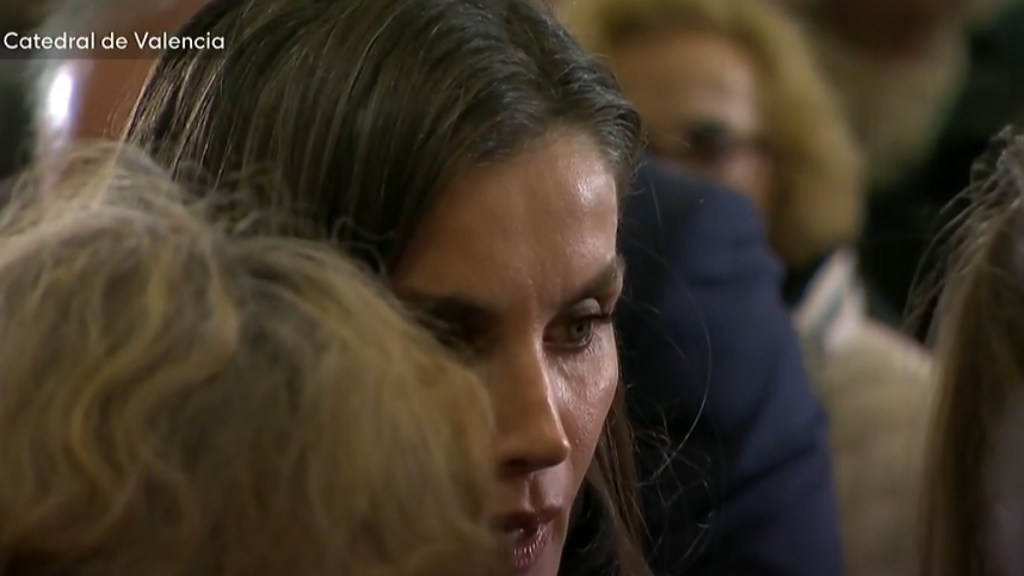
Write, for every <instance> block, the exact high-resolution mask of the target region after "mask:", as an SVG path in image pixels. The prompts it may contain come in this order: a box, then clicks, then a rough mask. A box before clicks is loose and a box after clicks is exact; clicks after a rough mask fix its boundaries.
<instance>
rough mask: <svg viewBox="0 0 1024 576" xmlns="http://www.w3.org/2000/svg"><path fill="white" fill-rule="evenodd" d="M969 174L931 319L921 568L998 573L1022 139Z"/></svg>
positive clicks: (1019, 274) (1022, 227) (1017, 358)
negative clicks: (935, 392)
mask: <svg viewBox="0 0 1024 576" xmlns="http://www.w3.org/2000/svg"><path fill="white" fill-rule="evenodd" d="M972 181H973V183H972V184H971V186H970V187H969V188H968V189H967V191H966V192H965V193H964V199H965V200H966V201H968V202H969V203H970V208H969V209H968V210H967V211H966V212H965V213H964V215H963V216H962V217H961V218H960V219H958V220H957V221H956V222H954V226H955V227H956V230H955V234H954V236H953V237H952V242H953V244H954V246H955V251H954V253H953V255H952V258H951V259H950V262H949V264H948V267H947V268H946V270H947V272H946V277H945V280H944V283H943V284H942V286H941V287H942V295H941V298H940V303H939V309H938V312H937V315H936V324H935V327H934V328H935V330H934V334H935V337H936V345H937V356H936V357H937V358H938V359H939V361H940V363H941V366H940V375H941V388H940V393H939V402H938V405H937V410H936V414H935V421H934V423H933V429H932V433H931V436H930V441H931V447H930V451H929V464H928V467H927V476H926V478H925V486H926V490H925V494H924V496H925V500H924V509H923V512H924V514H923V518H922V521H923V522H922V528H923V537H924V541H923V546H922V549H921V563H922V572H921V573H922V575H924V576H989V575H993V574H998V573H999V570H997V569H996V562H994V558H993V555H992V553H993V552H994V550H993V548H992V546H991V544H992V542H993V537H996V540H998V536H999V535H998V534H994V533H993V531H994V529H997V526H996V521H997V518H996V517H995V514H994V508H993V505H994V504H995V502H994V501H993V500H992V498H991V496H992V494H991V493H988V492H989V490H988V489H987V487H992V486H995V487H997V488H998V485H999V483H1000V482H999V479H993V478H991V477H990V476H991V474H992V473H993V472H996V473H999V474H1002V472H1001V470H1005V469H1006V465H1007V463H1006V462H997V461H996V460H998V459H999V458H998V454H997V452H996V437H997V436H998V434H999V430H1000V429H1001V428H1004V427H1005V426H1006V425H1007V417H1008V416H1010V408H1011V407H1012V406H1013V405H1014V404H1015V403H1016V402H1015V401H1017V400H1018V399H1019V398H1020V397H1021V396H1022V393H1024V355H1022V351H1024V260H1022V259H1021V243H1022V241H1024V138H1022V137H1021V136H1019V135H1017V134H1015V133H1014V132H1013V131H1010V130H1008V131H1006V132H1004V133H1003V134H1001V135H1000V136H999V137H998V138H997V139H996V143H995V144H994V145H993V147H992V148H991V150H989V152H988V153H986V154H985V155H984V156H983V157H982V158H981V159H980V160H979V161H978V163H977V165H976V166H975V169H974V174H973V177H972ZM1017 412H1018V413H1020V410H1017ZM1015 428H1019V426H1018V427H1015ZM1017 440H1018V442H1019V441H1020V439H1019V438H1017ZM1014 452H1017V453H1019V445H1018V446H1016V447H1014ZM993 480H995V482H993ZM1017 544H1018V547H1017V548H1016V550H1019V549H1020V548H1019V544H1020V542H1018V543H1017ZM1016 550H1014V551H1004V552H1015V551H1016Z"/></svg>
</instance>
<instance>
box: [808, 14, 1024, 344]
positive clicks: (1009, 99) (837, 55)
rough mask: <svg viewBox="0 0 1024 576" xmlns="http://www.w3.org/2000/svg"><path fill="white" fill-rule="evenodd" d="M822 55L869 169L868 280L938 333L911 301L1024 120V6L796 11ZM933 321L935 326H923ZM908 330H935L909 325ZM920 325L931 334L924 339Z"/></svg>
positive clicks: (864, 252)
mask: <svg viewBox="0 0 1024 576" xmlns="http://www.w3.org/2000/svg"><path fill="white" fill-rule="evenodd" d="M794 3H799V4H802V6H795V7H794V9H795V10H796V11H797V12H796V13H797V14H798V15H799V16H800V17H801V18H802V19H804V20H805V22H806V25H807V28H808V30H809V32H810V34H811V37H812V42H813V48H814V51H815V55H816V56H817V58H818V59H819V60H820V62H821V64H822V68H823V70H824V71H825V72H826V74H827V76H828V78H829V80H830V82H831V83H832V85H833V86H834V87H835V88H836V93H837V95H838V96H839V98H840V102H841V104H842V107H843V110H844V112H845V114H846V116H847V118H848V120H849V121H850V123H851V125H852V126H853V127H854V130H855V133H856V135H857V138H858V141H859V142H860V144H861V146H862V147H863V149H864V150H865V153H866V157H867V160H868V162H867V174H866V175H867V181H866V184H867V187H868V190H869V191H870V192H871V195H870V197H869V200H870V203H869V211H868V218H867V221H866V227H865V230H864V234H863V235H862V238H861V241H860V246H859V251H860V254H861V265H862V270H863V272H864V275H865V277H866V279H867V281H868V282H869V283H870V285H871V286H872V288H873V289H874V290H875V291H877V292H878V294H879V296H880V297H881V298H882V299H884V300H885V301H886V302H887V304H888V306H889V307H890V308H891V309H892V310H894V311H895V312H897V313H901V314H905V313H906V312H909V311H913V312H915V316H918V317H920V316H922V315H924V316H925V318H923V319H922V318H905V317H899V318H896V319H895V320H896V321H895V322H894V325H896V326H899V327H900V328H902V329H908V330H911V329H916V330H917V335H918V336H919V337H921V338H922V339H923V338H924V337H925V335H926V332H927V313H928V310H924V311H922V310H921V307H920V306H918V300H920V299H922V298H923V299H929V297H930V296H929V295H922V294H913V293H911V286H912V285H913V284H914V280H915V278H916V277H918V276H921V275H924V276H930V275H931V274H932V273H933V271H934V270H935V269H936V267H939V266H940V260H941V257H938V255H935V254H932V253H930V251H929V248H930V247H931V246H932V245H933V244H934V243H935V242H936V238H937V236H940V235H941V231H942V230H943V229H944V228H945V227H946V226H947V225H949V224H950V223H951V222H952V221H953V220H956V215H957V214H958V212H959V210H960V208H959V207H952V208H947V205H948V204H949V203H950V202H951V201H952V200H953V199H954V197H955V196H956V195H957V194H958V193H959V192H960V191H961V190H962V189H963V188H964V186H966V185H967V181H968V175H969V171H970V165H971V162H973V160H974V158H976V157H977V156H978V155H979V154H980V153H981V152H982V151H983V150H984V148H985V144H986V142H987V141H988V139H989V138H990V137H991V135H992V134H993V133H994V132H995V131H997V130H999V129H1000V128H1001V127H1002V126H1004V125H1005V124H1006V123H1007V122H1009V121H1010V120H1011V119H1012V118H1013V117H1014V116H1015V115H1016V114H1017V113H1018V112H1019V109H1020V104H1019V102H1020V100H1021V97H1022V95H1024V91H1022V88H1021V86H1022V79H1024V76H1022V75H1020V74H1018V73H1017V72H1016V71H1017V70H1019V69H1020V68H1021V66H1020V62H1021V56H1020V54H1021V51H1020V50H1019V49H1017V48H1015V47H1014V46H1013V45H1014V44H1016V43H1017V41H1016V39H1017V38H1019V37H1020V36H1021V25H1022V22H1024V11H1022V9H1024V3H1022V2H1020V0H898V1H889V0H804V1H802V2H801V1H800V0H794ZM922 312H923V313H924V314H922ZM908 320H923V321H921V322H913V323H911V322H908ZM912 324H920V325H921V326H922V327H923V328H924V329H921V328H919V327H918V326H914V325H912Z"/></svg>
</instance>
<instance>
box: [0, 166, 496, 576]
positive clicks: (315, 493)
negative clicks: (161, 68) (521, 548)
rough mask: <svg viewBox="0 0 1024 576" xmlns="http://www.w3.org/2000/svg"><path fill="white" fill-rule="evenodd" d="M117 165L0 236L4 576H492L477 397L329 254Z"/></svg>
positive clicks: (42, 198) (66, 184)
mask: <svg viewBox="0 0 1024 576" xmlns="http://www.w3.org/2000/svg"><path fill="white" fill-rule="evenodd" d="M114 156H115V158H116V162H113V161H110V160H109V158H111V154H110V150H109V149H108V150H106V151H105V152H103V153H102V154H100V153H98V152H97V149H93V150H92V151H91V152H88V153H83V154H80V155H79V156H78V157H77V158H76V161H75V162H73V163H71V164H68V165H66V166H67V169H66V170H65V173H64V178H62V180H61V181H60V183H59V185H58V186H57V187H56V188H53V189H47V190H39V189H38V184H35V185H30V186H28V187H27V188H25V189H23V191H22V192H21V193H19V194H17V195H16V196H15V198H14V200H13V204H12V206H11V207H10V208H9V209H8V210H7V211H6V212H5V213H4V214H3V216H2V218H0V382H2V383H3V385H2V386H0V470H2V471H3V473H2V474H0V573H3V574H4V575H5V576H33V575H51V574H58V573H59V574H62V575H65V576H74V575H82V576H85V575H88V576H230V575H245V576H260V575H266V576H281V575H283V574H287V575H289V576H321V575H323V576H327V575H335V574H351V575H356V574H358V575H360V576H391V575H437V576H457V575H464V576H478V575H480V574H487V573H490V561H491V559H492V558H493V557H494V555H493V550H492V549H491V547H490V540H489V533H490V532H489V527H488V523H489V519H490V511H489V509H488V506H489V503H490V489H491V484H492V482H493V478H492V476H493V470H494V462H493V460H492V454H491V451H490V450H491V443H492V437H491V421H490V415H489V411H488V405H487V399H486V392H485V390H484V389H483V388H482V387H481V385H480V384H479V383H478V381H477V380H476V379H475V378H474V377H473V376H472V375H471V374H470V373H469V372H467V371H466V370H464V369H463V368H461V367H459V366H458V365H457V364H456V363H455V362H453V361H451V360H450V359H448V358H447V357H446V355H445V352H444V351H443V350H442V349H441V348H440V345H439V344H437V343H436V342H435V341H434V340H433V339H432V338H431V337H430V336H429V335H428V334H426V333H425V332H424V331H421V330H420V329H419V328H418V327H416V326H415V325H414V324H412V323H411V322H409V321H408V319H407V318H405V317H404V316H403V315H402V313H400V312H399V311H398V308H397V306H395V305H394V304H393V303H392V302H390V301H389V300H388V297H387V296H386V294H385V293H384V291H383V289H382V288H380V287H378V286H377V285H376V284H375V283H374V282H373V281H372V280H370V279H369V278H368V277H367V276H366V275H364V273H363V272H362V271H361V270H359V269H357V268H356V267H355V266H354V265H353V264H351V263H350V262H349V261H347V260H346V259H344V258H343V257H341V256H340V255H339V254H337V253H335V252H333V251H332V250H330V249H329V248H327V247H322V246H319V245H317V244H314V243H308V242H303V241H300V240H284V239H276V238H268V237H260V236H257V235H251V236H249V235H247V234H246V233H245V230H244V227H237V226H236V227H232V228H227V227H217V226H213V225H211V224H210V223H209V222H208V218H207V214H208V213H209V212H210V210H209V209H208V208H209V206H208V205H207V206H204V205H199V204H193V203H191V201H189V200H188V199H187V195H186V193H185V192H184V191H183V190H182V188H180V187H179V186H176V185H174V184H173V183H171V182H169V181H168V180H166V179H165V178H164V177H163V175H162V174H161V173H160V171H159V170H158V169H157V168H156V167H155V166H153V165H152V164H151V163H150V162H148V161H147V160H146V159H144V158H140V157H137V156H134V155H133V153H124V152H118V153H116V154H115V155H114ZM104 158H106V159H104Z"/></svg>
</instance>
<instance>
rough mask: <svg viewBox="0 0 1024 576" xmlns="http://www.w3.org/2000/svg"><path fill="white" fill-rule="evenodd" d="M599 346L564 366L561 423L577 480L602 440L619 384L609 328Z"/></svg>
mask: <svg viewBox="0 0 1024 576" xmlns="http://www.w3.org/2000/svg"><path fill="white" fill-rule="evenodd" d="M602 332H603V334H602V336H601V339H600V343H599V344H597V345H596V346H595V347H594V349H593V350H592V351H591V352H590V353H588V354H586V355H584V356H582V357H579V358H575V359H573V360H572V361H570V362H567V363H566V365H565V366H564V367H563V376H564V391H563V394H564V395H563V399H564V400H563V404H562V406H563V409H562V410H563V416H562V423H563V426H564V427H565V432H566V435H567V436H568V438H569V442H570V443H571V444H572V448H573V450H572V457H571V458H572V462H573V468H574V470H575V472H576V476H577V479H578V480H582V475H583V474H585V473H586V470H587V468H588V467H589V466H590V461H591V460H592V459H593V457H594V450H595V448H596V447H597V442H598V440H599V439H600V437H601V430H602V429H603V428H604V423H605V420H607V418H608V413H609V411H610V410H611V407H612V402H613V400H614V399H615V392H616V389H617V388H618V385H619V358H618V353H617V351H616V347H615V337H614V335H613V334H612V331H611V329H610V328H608V329H606V330H603V331H602Z"/></svg>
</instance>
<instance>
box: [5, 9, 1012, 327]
mask: <svg viewBox="0 0 1024 576" xmlns="http://www.w3.org/2000/svg"><path fill="white" fill-rule="evenodd" d="M595 1H597V0H595ZM616 1H617V2H619V3H622V4H628V3H630V2H646V1H648V0H616ZM715 1H718V2H730V0H715ZM759 1H761V2H763V3H765V4H772V5H773V8H775V9H776V10H777V11H779V12H782V13H784V14H785V16H786V17H787V18H790V19H792V21H793V22H794V23H795V24H797V25H799V26H800V27H801V28H802V29H803V30H804V31H805V32H806V36H807V39H808V46H809V51H810V52H811V54H810V56H811V57H812V58H813V60H814V63H815V65H816V66H818V67H819V68H820V72H821V74H822V75H823V77H824V78H825V79H826V80H827V82H828V84H829V87H830V89H831V90H832V91H833V92H834V94H835V96H836V100H837V101H838V102H839V109H840V111H841V113H842V116H843V121H844V122H845V123H846V124H847V126H848V127H849V129H850V131H851V133H852V134H853V135H854V137H855V139H856V141H857V145H858V146H859V148H860V150H861V152H862V155H863V158H864V170H863V174H862V175H861V177H858V181H857V183H856V186H857V187H858V188H859V189H860V192H861V197H860V202H861V204H863V206H864V211H865V216H864V219H863V226H862V227H861V228H860V233H859V234H858V235H857V237H856V239H855V248H856V256H857V260H858V262H859V273H860V276H861V277H862V279H863V282H864V284H865V285H866V286H867V287H868V290H867V291H868V294H869V299H870V302H871V307H870V308H871V313H872V314H873V315H874V316H876V317H877V318H879V319H880V320H882V321H884V322H886V323H888V324H890V325H892V326H894V327H897V328H899V329H901V330H905V331H908V334H910V335H912V336H914V337H916V338H919V339H923V338H924V329H922V328H919V327H911V326H909V324H908V314H907V312H908V310H910V309H918V308H922V304H921V299H920V298H916V299H915V298H914V297H912V296H911V294H910V289H911V284H912V282H913V279H914V277H915V274H917V273H919V272H925V273H927V272H928V271H929V270H932V269H933V268H934V266H935V261H934V259H932V258H930V257H929V256H928V250H927V249H928V246H929V245H930V244H931V243H932V242H933V241H934V240H935V238H936V235H937V234H938V232H939V230H941V228H942V226H943V224H945V223H947V222H949V220H950V219H952V218H953V217H954V216H955V214H956V207H955V206H953V207H952V208H951V209H946V210H944V208H945V207H947V206H948V205H949V204H950V203H951V202H952V201H953V199H954V198H955V196H956V194H957V193H958V192H959V191H961V190H962V189H963V188H964V186H965V185H966V184H967V182H968V176H969V172H970V164H971V161H972V159H973V158H974V157H975V156H977V155H978V154H979V152H980V151H981V150H982V149H983V147H984V146H985V143H986V141H987V140H988V138H989V137H991V136H992V135H993V134H994V133H995V132H996V131H998V130H999V128H1000V127H1002V126H1004V125H1005V124H1007V123H1008V122H1010V121H1012V120H1013V119H1014V118H1016V117H1018V116H1021V115H1022V114H1024V2H1022V0H759ZM586 3H587V0H578V2H577V3H576V6H575V7H574V8H573V9H574V10H575V9H576V8H580V9H583V8H585V4H586ZM45 4H46V2H45V1H43V0H0V30H3V31H9V30H27V29H31V28H32V27H33V26H34V24H35V23H36V22H37V21H38V18H39V17H40V16H41V15H42V14H43V13H44V11H45ZM583 11H585V10H583ZM3 54H4V53H3V52H0V56H3ZM754 56H755V57H759V56H758V55H757V54H754ZM663 65H664V66H667V67H668V68H671V66H672V64H671V63H668V64H663ZM24 68H25V61H24V59H23V58H22V59H18V58H13V57H11V56H10V54H9V53H8V54H7V56H6V57H5V58H3V59H0V176H6V175H8V174H10V173H11V172H12V171H14V170H15V169H16V168H17V167H18V166H19V165H21V164H22V163H23V162H25V161H26V160H27V158H28V155H29V151H30V149H31V143H30V139H29V131H28V128H29V121H28V120H29V117H30V114H29V106H30V104H31V102H30V96H29V94H30V92H29V90H28V81H27V78H26V74H25V71H24ZM616 72H617V73H619V74H620V76H621V74H623V73H626V72H628V71H624V70H616ZM791 88H792V89H799V88H797V87H791ZM791 112H792V113H794V114H799V111H791ZM703 120H715V119H714V118H710V119H708V118H705V119H703ZM704 124H705V125H704V128H703V129H702V130H704V131H703V132H702V133H699V134H694V135H693V136H694V137H695V138H698V139H700V141H699V142H697V141H695V142H691V143H687V146H691V145H693V146H699V147H704V148H710V149H709V150H705V151H704V152H706V153H709V154H716V153H717V154H727V153H729V152H728V150H727V148H728V147H729V146H730V145H731V146H733V148H735V144H736V142H733V143H732V144H730V143H729V137H730V134H728V133H727V132H728V129H729V128H728V126H724V127H723V126H722V125H719V124H715V122H710V123H709V122H705V123H704ZM716 130H717V131H718V132H716ZM716 147H718V148H720V149H719V150H715V148H716ZM821 193H822V194H827V193H829V191H827V190H823V191H821ZM924 308H927V307H926V306H924Z"/></svg>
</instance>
